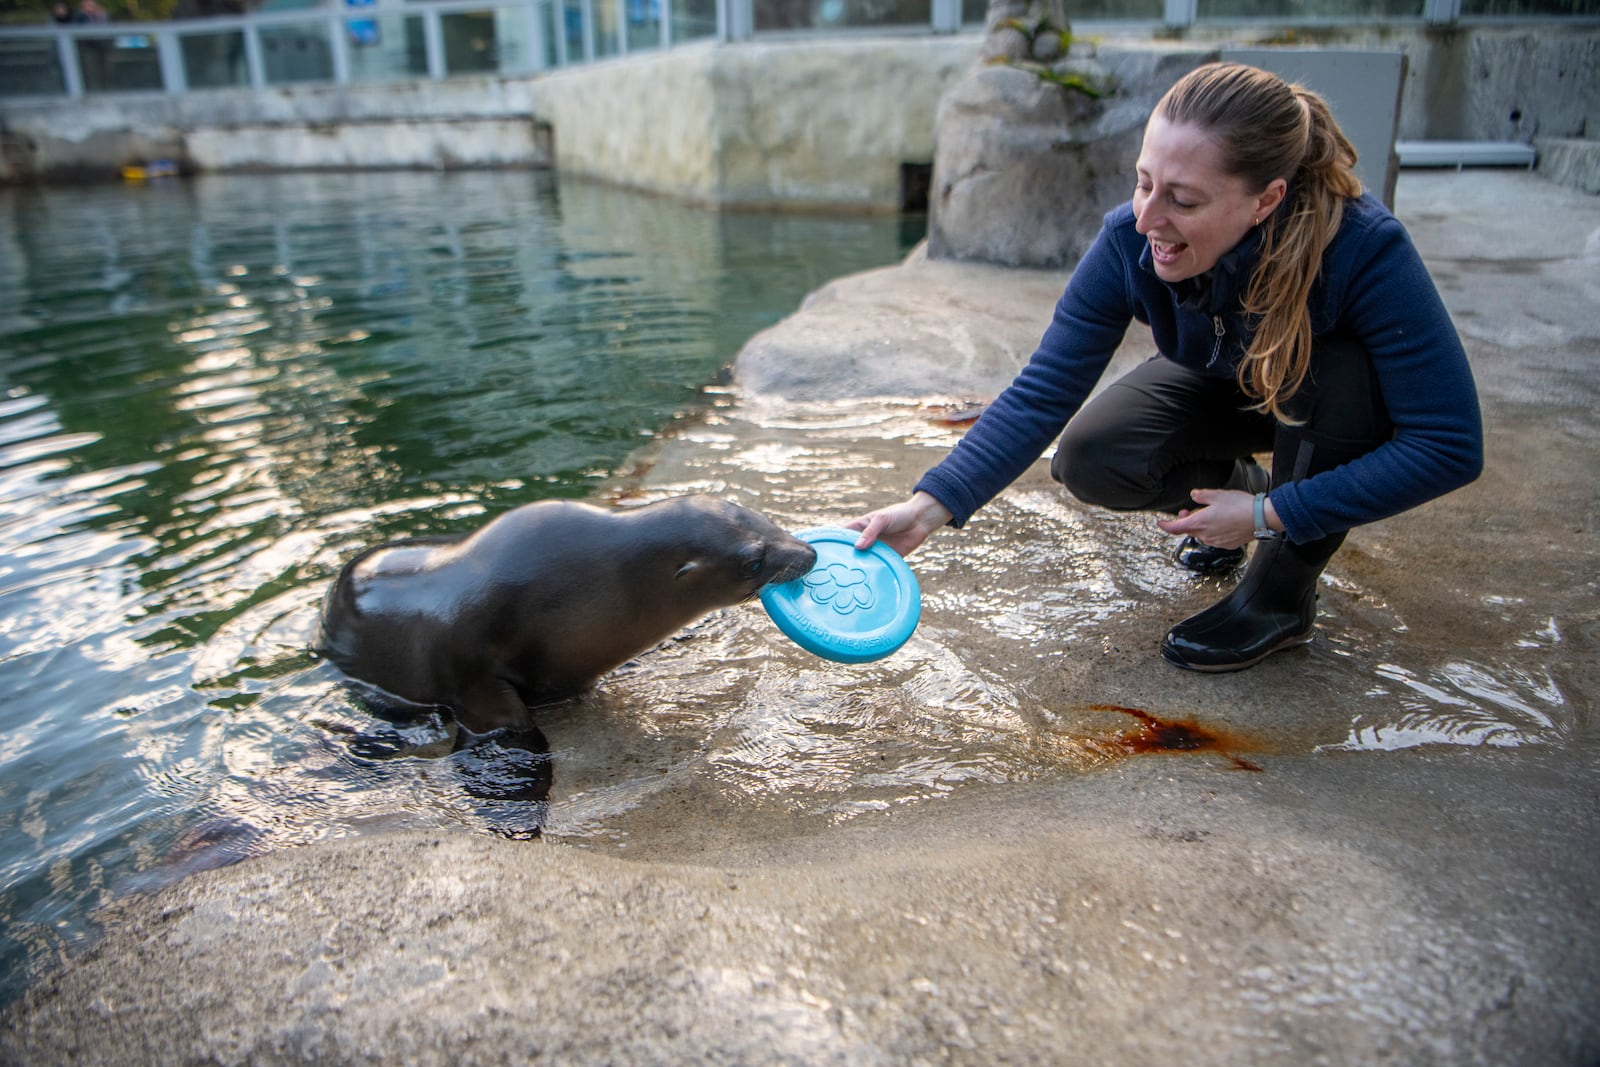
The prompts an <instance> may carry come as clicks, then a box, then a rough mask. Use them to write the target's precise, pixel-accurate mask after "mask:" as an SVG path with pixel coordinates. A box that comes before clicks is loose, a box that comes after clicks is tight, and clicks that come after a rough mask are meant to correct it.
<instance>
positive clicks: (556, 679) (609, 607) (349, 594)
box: [314, 496, 816, 733]
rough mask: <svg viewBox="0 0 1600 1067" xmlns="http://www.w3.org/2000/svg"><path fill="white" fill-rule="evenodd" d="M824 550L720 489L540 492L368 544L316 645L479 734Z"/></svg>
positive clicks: (515, 723)
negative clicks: (441, 529)
mask: <svg viewBox="0 0 1600 1067" xmlns="http://www.w3.org/2000/svg"><path fill="white" fill-rule="evenodd" d="M814 562H816V552H815V550H813V549H812V548H811V546H810V545H808V544H806V543H805V542H803V541H800V540H798V539H796V538H794V537H791V536H790V535H789V534H787V533H785V532H784V531H783V530H780V529H779V528H778V527H777V526H775V525H774V524H773V523H772V522H770V521H769V520H768V519H766V518H764V517H763V516H761V515H758V514H756V513H755V512H753V511H749V510H747V509H745V508H742V507H739V506H738V505H737V504H732V503H728V502H726V501H723V500H718V499H716V498H713V497H705V496H685V497H674V498H672V499H668V500H662V501H658V502H656V503H653V504H647V505H645V506H643V507H639V508H629V509H623V510H610V509H607V508H602V507H596V506H594V505H592V504H580V503H575V502H571V501H554V500H552V501H544V502H541V503H536V504H526V505H524V506H522V507H519V508H516V509H515V510H513V511H509V512H507V513H506V514H504V515H501V516H500V517H498V518H496V519H494V520H493V521H492V522H490V523H489V524H488V525H486V526H484V527H483V528H482V529H480V530H478V531H477V532H475V533H472V534H468V535H466V536H464V537H436V538H421V539H417V540H410V541H396V542H393V543H390V544H384V545H378V546H377V547H374V548H370V549H367V550H366V551H364V552H362V553H361V554H360V555H358V556H356V557H355V558H354V559H352V560H351V561H350V562H349V563H347V564H345V566H344V569H343V570H342V571H341V572H340V573H339V577H338V578H337V579H335V581H334V583H333V585H332V586H331V587H330V588H329V589H328V592H327V595H326V596H325V597H324V598H323V603H322V618H321V622H320V626H319V628H318V632H317V636H316V642H315V646H314V647H315V648H316V649H317V651H318V652H320V653H321V654H322V655H324V656H326V657H327V658H328V659H329V660H331V661H332V662H333V663H334V664H335V665H336V666H338V667H339V668H340V669H342V670H343V671H344V672H345V673H346V674H348V675H350V676H351V677H353V678H356V679H359V680H360V681H363V682H367V683H369V684H371V685H374V686H377V687H378V688H380V689H382V690H384V691H386V692H389V693H392V694H394V695H395V696H398V697H401V698H403V699H405V700H408V701H411V702H414V703H417V704H433V705H442V706H446V707H449V708H450V709H452V710H453V711H454V712H455V715H456V718H457V720H458V721H459V722H460V723H461V725H462V726H464V727H466V728H467V729H468V730H470V731H472V732H474V733H485V732H487V731H489V730H495V729H499V728H501V727H508V726H509V727H521V726H524V725H525V724H526V723H527V721H528V718H529V716H528V708H529V707H531V706H537V705H539V704H547V703H551V702H553V701H556V700H561V699H564V698H566V697H569V696H573V695H574V694H576V693H578V692H579V691H581V690H582V689H583V688H584V687H585V686H587V685H589V683H591V682H593V681H594V680H595V679H596V678H598V677H599V676H600V675H602V674H604V673H605V672H607V671H609V670H611V669H612V668H614V667H617V666H619V665H620V664H622V663H624V662H626V661H627V660H628V659H630V658H632V657H633V656H636V655H638V654H639V653H640V652H643V651H644V650H646V649H648V648H652V647H654V646H655V645H656V644H658V643H660V642H661V641H662V640H664V639H665V638H667V637H669V636H671V635H672V634H674V633H676V632H677V631H678V630H680V629H682V628H683V627H684V626H687V625H688V624H689V623H691V622H693V621H695V620H696V619H698V618H700V617H701V616H702V615H705V614H707V613H709V612H711V611H713V610H715V609H717V608H720V607H726V606H728V605H730V604H737V603H739V602H740V601H743V600H748V599H750V598H751V597H752V596H754V595H755V594H756V593H757V592H758V591H759V590H760V589H761V587H762V586H764V585H768V584H770V583H774V582H778V583H781V582H787V581H791V580H793V579H795V578H798V577H800V576H801V575H803V574H805V573H806V572H807V571H809V570H810V569H811V566H812V564H813V563H814Z"/></svg>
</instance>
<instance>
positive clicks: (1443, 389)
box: [916, 193, 1483, 543]
mask: <svg viewBox="0 0 1600 1067" xmlns="http://www.w3.org/2000/svg"><path fill="white" fill-rule="evenodd" d="M1256 241H1257V235H1256V233H1255V231H1253V230H1252V231H1251V233H1250V234H1248V235H1247V236H1246V237H1245V239H1244V241H1243V242H1241V243H1240V246H1239V247H1238V248H1237V249H1235V250H1234V252H1232V253H1230V254H1229V255H1227V256H1224V257H1223V259H1222V260H1221V261H1220V262H1219V263H1218V265H1217V266H1216V267H1214V268H1213V269H1212V271H1211V278H1210V281H1211V286H1210V292H1209V297H1208V300H1209V306H1195V301H1194V300H1193V299H1192V298H1191V299H1190V300H1189V301H1188V302H1187V304H1186V303H1185V302H1184V301H1183V300H1182V299H1181V298H1180V293H1179V292H1177V291H1176V290H1175V289H1174V287H1173V286H1171V285H1169V284H1168V283H1166V282H1164V281H1162V280H1161V279H1160V278H1159V277H1157V276H1156V274H1155V272H1154V270H1153V269H1152V267H1151V265H1150V247H1149V242H1148V241H1147V240H1146V239H1145V238H1144V237H1142V236H1141V235H1140V234H1138V233H1137V232H1136V231H1135V230H1134V215H1133V209H1132V207H1131V205H1128V204H1124V205H1123V206H1122V207H1120V208H1118V209H1116V210H1115V211H1113V212H1111V213H1110V214H1108V215H1107V216H1106V219H1105V225H1104V226H1103V227H1102V228H1101V231H1100V235H1099V237H1098V238H1097V239H1096V241H1095V243H1094V245H1093V246H1092V247H1091V248H1090V249H1089V251H1088V252H1087V253H1085V255H1084V257H1083V260H1082V262H1080V263H1079V264H1078V267H1077V269H1076V270H1075V271H1074V272H1073V274H1072V277H1071V279H1070V280H1069V281H1068V283H1067V288H1066V291H1065V292H1064V293H1062V295H1061V299H1060V300H1059V301H1057V303H1056V310H1055V317H1054V319H1053V320H1052V321H1051V323H1050V326H1049V328H1048V329H1046V331H1045V334H1044V337H1043V339H1042V340H1040V342H1039V347H1038V349H1037V350H1036V351H1035V352H1034V354H1033V357H1032V358H1031V359H1030V360H1029V362H1028V364H1027V366H1026V367H1024V368H1023V369H1022V372H1021V373H1020V374H1018V375H1017V377H1016V379H1015V380H1014V381H1013V382H1012V383H1011V385H1010V386H1009V387H1008V388H1007V389H1006V390H1005V392H1003V393H1001V394H1000V396H999V397H998V398H997V399H996V400H995V402H994V403H993V404H992V405H990V407H989V409H988V410H987V411H985V412H984V414H983V417H982V418H980V419H979V420H978V421H977V423H976V424H974V425H973V427H972V428H971V429H970V430H969V431H968V432H967V434H966V436H965V437H963V438H962V440H961V441H960V442H959V443H958V444H957V446H956V447H955V448H954V449H953V450H952V451H951V452H950V454H949V455H948V456H947V457H946V458H945V459H944V461H943V462H941V463H940V464H939V465H938V466H936V467H934V468H933V469H932V470H930V471H928V472H927V473H926V474H925V475H923V477H922V480H921V481H919V482H918V483H917V486H916V488H917V489H919V490H922V491H925V492H928V493H931V494H932V495H933V496H934V497H935V498H937V499H938V501H939V502H940V503H941V504H943V505H944V506H945V507H946V508H948V509H949V511H950V513H951V514H952V515H953V516H954V519H953V522H952V524H953V525H956V526H960V525H962V524H964V523H965V522H966V521H967V519H969V518H970V517H971V516H972V513H973V512H975V511H977V510H978V509H979V508H981V507H982V506H983V505H984V504H986V503H988V502H989V501H990V500H991V499H993V498H994V496H995V495H996V494H998V493H999V492H1000V491H1001V490H1002V489H1004V488H1005V487H1006V486H1008V485H1010V484H1011V483H1012V482H1013V481H1015V480H1016V479H1017V477H1018V476H1020V475H1021V474H1022V472H1023V471H1024V470H1026V469H1027V468H1028V466H1029V465H1030V464H1032V463H1033V461H1034V460H1036V459H1038V458H1039V456H1040V455H1042V454H1043V452H1044V450H1045V448H1046V447H1048V446H1049V445H1050V444H1051V442H1053V441H1054V440H1055V439H1056V437H1057V436H1058V435H1059V434H1060V433H1061V431H1062V429H1063V428H1064V427H1065V426H1066V423H1067V420H1068V419H1070V418H1071V417H1072V416H1073V415H1074V414H1075V413H1076V412H1077V410H1078V408H1079V406H1080V405H1082V404H1083V402H1084V400H1085V399H1086V398H1087V397H1088V396H1089V392H1090V390H1091V389H1092V388H1093V387H1094V385H1095V382H1097V381H1098V380H1099V378H1100V375H1101V374H1102V373H1104V371H1105V369H1106V365H1107V364H1108V363H1109V362H1110V360H1111V356H1112V354H1113V353H1114V352H1115V351H1116V348H1117V346H1118V345H1119V344H1120V343H1121V341H1122V337H1123V334H1124V333H1126V332H1127V329H1128V325H1129V324H1130V322H1132V320H1134V319H1138V320H1139V321H1140V322H1142V323H1145V324H1146V325H1148V326H1149V327H1150V332H1151V334H1152V335H1153V337H1154V340H1155V343H1156V348H1157V350H1158V351H1159V352H1160V353H1161V355H1162V356H1165V357H1166V358H1167V359H1171V360H1174V361H1176V362H1178V363H1181V364H1183V365H1184V366H1187V367H1190V368H1193V369H1194V370H1197V371H1200V372H1201V373H1205V374H1212V375H1218V376H1223V377H1233V376H1234V374H1235V371H1236V369H1237V367H1238V364H1239V361H1240V359H1241V358H1242V357H1243V355H1244V352H1245V350H1246V349H1247V348H1248V347H1249V341H1250V336H1251V334H1250V329H1249V325H1248V324H1247V323H1246V321H1245V318H1244V315H1243V312H1242V308H1241V303H1242V298H1243V290H1244V287H1245V284H1246V283H1247V281H1248V277H1249V271H1250V269H1251V268H1252V266H1253V264H1254V261H1255V255H1254V254H1255V243H1256ZM1310 309H1311V329H1312V332H1313V334H1314V335H1316V336H1323V335H1327V334H1332V333H1338V334H1341V335H1345V336H1351V337H1354V338H1356V339H1358V340H1359V341H1360V342H1361V343H1362V344H1363V345H1365V346H1366V348H1367V350H1368V351H1369V352H1370V353H1371V354H1372V361H1373V365H1374V367H1375V369H1376V372H1377V377H1378V383H1379V388H1380V389H1381V391H1382V393H1383V400H1384V403H1385V404H1386V405H1387V407H1388V411H1389V417H1390V419H1391V420H1392V421H1393V423H1394V427H1395V433H1394V437H1393V438H1392V439H1391V440H1389V441H1386V442H1385V443H1384V444H1382V445H1381V446H1379V447H1378V448H1376V449H1374V450H1373V451H1372V452H1370V453H1368V454H1367V455H1364V456H1361V457H1360V458H1358V459H1355V460H1352V461H1351V462H1349V463H1346V464H1344V465H1343V466H1340V467H1338V468H1336V469H1334V470H1331V471H1325V472H1323V473H1320V474H1316V475H1313V476H1312V477H1310V478H1307V479H1305V480H1304V481H1300V482H1294V483H1291V484H1287V485H1280V486H1277V487H1276V488H1274V489H1273V490H1272V494H1271V496H1272V503H1273V507H1274V508H1275V509H1276V510H1277V513H1278V517H1279V518H1280V519H1281V520H1282V522H1283V525H1284V529H1285V530H1286V531H1287V532H1288V535H1289V538H1290V540H1292V541H1295V542H1297V543H1298V542H1304V541H1311V540H1315V539H1317V538H1320V537H1324V536H1326V535H1328V534H1333V533H1339V532H1341V531H1344V530H1348V529H1350V528H1351V527H1353V526H1358V525H1361V524H1362V523H1367V522H1373V521H1375V520H1377V519H1381V518H1385V517H1386V516H1389V515H1394V514H1397V513H1399V512H1402V511H1405V510H1406V509H1408V508H1412V507H1415V506H1416V505H1418V504H1421V503H1423V502H1424V501H1426V500H1431V499H1432V498H1434V497H1436V496H1441V495H1443V494H1444V493H1448V492H1449V491H1451V490H1452V489H1456V488H1458V487H1460V486H1462V485H1465V484H1467V483H1468V482H1470V481H1472V480H1473V479H1474V478H1476V477H1477V476H1478V473H1479V471H1480V470H1481V469H1482V467H1483V427H1482V422H1481V419H1480V417H1479V412H1478V395H1477V390H1476V388H1475V386H1474V385H1473V381H1472V372H1471V370H1470V368H1469V367H1468V366H1467V357H1466V353H1465V352H1464V351H1463V350H1462V348H1461V340H1460V338H1459V337H1458V336H1457V335H1456V330H1455V327H1454V326H1453V325H1452V324H1451V322H1450V316H1449V315H1448V314H1447V313H1446V312H1445V308H1444V303H1443V301H1442V300H1440V298H1439V293H1438V291H1437V290H1436V289H1435V288H1434V285H1433V280H1432V279H1431V278H1430V277H1429V276H1428V272H1427V269H1426V268H1425V267H1424V266H1423V265H1422V258H1421V256H1419V255H1418V254H1417V250H1416V248H1415V246H1413V245H1412V243H1411V238H1410V235H1408V234H1407V233H1406V231H1405V228H1404V227H1403V226H1401V224H1400V222H1399V221H1398V220H1397V219H1395V217H1394V216H1393V215H1391V214H1390V213H1389V212H1388V211H1387V210H1386V209H1385V208H1384V207H1383V205H1382V204H1381V203H1380V202H1379V201H1378V200H1376V199H1375V198H1373V197H1372V195H1371V194H1370V193H1369V194H1365V195H1363V196H1361V197H1360V198H1359V199H1355V200H1349V201H1346V204H1345V210H1344V217H1343V220H1342V222H1341V224H1340V227H1339V232H1338V233H1337V234H1336V235H1335V237H1334V239H1333V241H1332V243H1330V244H1329V246H1328V249H1327V251H1326V253H1325V254H1324V256H1323V262H1322V271H1321V273H1320V274H1319V276H1318V279H1317V282H1316V284H1315V286H1314V287H1313V289H1312V292H1311V298H1310ZM1314 359H1315V356H1314V355H1313V360H1314ZM1314 366H1315V364H1314V363H1313V367H1314ZM1321 429H1323V430H1325V431H1330V430H1331V431H1333V432H1337V431H1336V428H1333V427H1322V428H1321ZM1212 488H1215V487H1212Z"/></svg>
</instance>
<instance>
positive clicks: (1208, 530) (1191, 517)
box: [1156, 489, 1283, 548]
mask: <svg viewBox="0 0 1600 1067" xmlns="http://www.w3.org/2000/svg"><path fill="white" fill-rule="evenodd" d="M1189 495H1190V496H1191V497H1193V498H1194V501H1195V503H1197V504H1199V505H1201V506H1200V507H1198V508H1195V509H1194V510H1193V511H1190V510H1188V509H1185V510H1183V511H1180V512H1178V517H1177V518H1175V519H1160V520H1158V521H1157V522H1156V525H1157V526H1159V527H1161V528H1162V529H1163V530H1165V531H1166V532H1167V533H1169V534H1177V535H1180V536H1181V535H1184V534H1187V535H1189V536H1190V537H1193V538H1194V539H1195V540H1197V541H1201V542H1204V543H1205V544H1208V545H1210V546H1211V547H1213V548H1243V547H1244V546H1245V545H1248V544H1249V543H1250V542H1251V541H1252V540H1253V539H1254V538H1255V530H1256V519H1255V507H1254V498H1253V496H1252V495H1251V494H1250V493H1245V492H1240V491H1239V490H1237V489H1196V490H1195V491H1194V492H1192V493H1190V494H1189ZM1266 511H1267V525H1268V526H1269V527H1270V528H1272V529H1273V530H1276V531H1278V532H1280V533H1281V532H1282V531H1283V523H1281V522H1279V521H1278V513H1277V511H1275V510H1274V509H1273V507H1272V501H1271V500H1268V501H1267V509H1266Z"/></svg>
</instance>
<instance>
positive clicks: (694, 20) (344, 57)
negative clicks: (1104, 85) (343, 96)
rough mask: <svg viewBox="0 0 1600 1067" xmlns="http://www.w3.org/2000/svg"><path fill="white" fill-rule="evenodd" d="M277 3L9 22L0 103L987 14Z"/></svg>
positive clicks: (1134, 17) (1379, 2) (678, 4)
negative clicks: (103, 19) (136, 17)
mask: <svg viewBox="0 0 1600 1067" xmlns="http://www.w3.org/2000/svg"><path fill="white" fill-rule="evenodd" d="M278 2H280V3H281V2H284V0H278ZM287 2H288V3H294V2H296V0H287ZM272 4H273V0H269V3H268V5H267V7H268V8H269V9H264V10H260V11H256V12H253V13H250V14H240V15H231V16H223V17H213V18H196V19H185V20H180V21H173V22H159V23H157V22H150V23H99V24H67V25H60V26H55V25H52V26H38V27H16V26H12V27H0V96H9V97H28V96H33V97H60V96H65V97H72V98H76V97H82V96H84V95H86V94H98V93H167V94H182V93H187V92H193V91H198V90H205V89H221V88H254V89H257V90H260V89H265V88H269V87H272V86H278V85H288V84H296V83H308V82H313V83H314V82H322V83H333V84H339V85H347V84H361V83H381V82H384V81H401V80H416V79H443V78H449V77H454V76H460V75H469V74H476V75H484V74H493V75H519V74H529V73H534V72H537V71H541V70H549V69H553V68H559V67H565V66H569V65H572V64H576V63H590V62H593V61H595V60H599V59H606V58H610V57H614V56H625V55H628V54H630V53H635V52H640V51H649V50H656V49H663V48H671V47H673V46H675V45H679V44H684V43H687V42H691V41H701V40H716V41H722V42H729V41H742V40H748V39H751V38H753V37H762V36H767V35H773V34H785V35H790V34H797V33H826V34H830V35H837V34H840V33H848V32H859V31H872V32H878V33H882V32H885V31H893V32H905V33H936V34H938V33H955V32H958V31H961V30H963V29H969V30H977V29H979V28H981V27H982V24H983V21H984V18H985V15H986V13H987V8H988V5H987V2H986V0H490V2H486V0H342V2H335V0H326V2H324V3H323V4H321V5H320V6H314V7H313V6H308V7H302V8H298V9H291V10H270V8H271V7H272ZM1066 6H1067V10H1068V13H1069V14H1070V15H1071V17H1072V18H1073V19H1074V23H1075V26H1077V27H1078V28H1079V29H1080V30H1081V31H1083V32H1089V33H1093V32H1096V30H1101V31H1107V30H1111V29H1130V28H1131V29H1146V30H1156V29H1161V28H1166V29H1169V30H1170V29H1180V30H1181V29H1183V28H1187V27H1193V26H1197V25H1202V24H1204V23H1206V22H1248V21H1252V20H1271V21H1275V22H1287V23H1295V22H1303V23H1314V24H1329V23H1339V22H1345V23H1367V24H1370V23H1372V22H1375V21H1385V22H1391V23H1419V24H1420V23H1429V24H1441V23H1443V24H1448V23H1455V22H1459V21H1462V20H1463V19H1468V20H1470V19H1474V18H1492V17H1495V16H1517V15H1522V16H1524V17H1527V16H1531V17H1540V16H1547V17H1548V16H1564V17H1574V16H1575V17H1579V18H1600V0H1357V2H1355V3H1351V2H1349V0H1068V2H1067V5H1066ZM1352 8H1355V9H1358V10H1356V11H1354V12H1352Z"/></svg>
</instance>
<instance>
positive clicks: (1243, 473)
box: [1172, 456, 1271, 574]
mask: <svg viewBox="0 0 1600 1067" xmlns="http://www.w3.org/2000/svg"><path fill="white" fill-rule="evenodd" d="M1270 484H1271V477H1270V476H1269V475H1268V474H1267V472H1266V471H1265V470H1264V469H1263V468H1262V466H1261V464H1259V463H1257V462H1256V461H1255V460H1254V459H1252V458H1250V457H1248V456H1246V457H1245V458H1244V459H1240V460H1235V461H1234V464H1233V474H1232V476H1231V477H1229V478H1228V481H1227V482H1226V483H1225V484H1224V485H1223V486H1222V488H1224V489H1239V490H1242V491H1243V492H1246V493H1264V492H1266V491H1267V489H1268V487H1269V485H1270ZM1172 558H1173V559H1175V560H1177V562H1178V565H1179V566H1181V567H1185V568H1187V569H1189V570H1191V571H1194V572H1195V573H1196V574H1227V573H1228V572H1230V571H1232V570H1233V569H1234V568H1235V567H1237V566H1238V565H1239V564H1241V563H1243V562H1244V549H1242V548H1218V547H1216V546H1215V545H1208V544H1206V543H1205V542H1204V541H1202V540H1200V539H1199V538H1196V537H1185V538H1184V539H1183V540H1182V541H1180V542H1178V550H1177V551H1176V552H1174V553H1173V555H1172Z"/></svg>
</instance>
